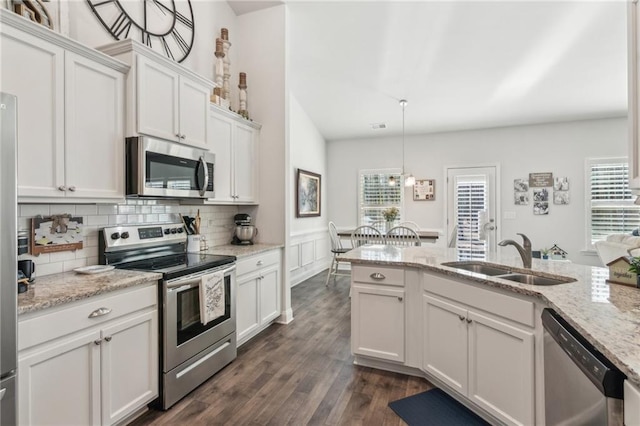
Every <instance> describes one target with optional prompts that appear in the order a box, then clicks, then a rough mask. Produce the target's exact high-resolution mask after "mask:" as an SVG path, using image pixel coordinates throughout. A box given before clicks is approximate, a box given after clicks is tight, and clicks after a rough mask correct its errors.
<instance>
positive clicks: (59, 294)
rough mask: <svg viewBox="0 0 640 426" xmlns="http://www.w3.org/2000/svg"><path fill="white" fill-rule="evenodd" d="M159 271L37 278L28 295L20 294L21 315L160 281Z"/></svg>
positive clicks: (19, 313) (118, 270) (116, 271)
mask: <svg viewBox="0 0 640 426" xmlns="http://www.w3.org/2000/svg"><path fill="white" fill-rule="evenodd" d="M160 278H162V274H158V273H155V272H139V271H127V270H124V269H114V270H112V271H108V272H103V273H100V274H78V273H76V272H65V273H62V274H54V275H46V276H43V277H38V278H36V280H35V282H34V283H33V284H30V285H29V290H28V291H27V292H26V293H20V294H18V315H22V314H26V313H28V312H36V311H40V310H43V309H47V308H52V307H54V306H59V305H63V304H65V303H71V302H75V301H76V300H82V299H87V298H89V297H92V296H97V295H99V294H104V293H109V292H112V291H116V290H120V289H123V288H127V287H134V286H137V285H141V284H145V283H148V282H149V281H158V280H159V279H160Z"/></svg>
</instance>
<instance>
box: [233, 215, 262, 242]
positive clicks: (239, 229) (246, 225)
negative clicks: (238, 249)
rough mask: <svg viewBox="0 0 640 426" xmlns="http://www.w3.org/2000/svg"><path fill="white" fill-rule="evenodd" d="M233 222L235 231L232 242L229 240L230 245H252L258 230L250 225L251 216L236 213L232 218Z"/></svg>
mask: <svg viewBox="0 0 640 426" xmlns="http://www.w3.org/2000/svg"><path fill="white" fill-rule="evenodd" d="M233 221H234V222H235V224H236V229H235V231H234V233H233V240H231V244H236V245H250V244H253V239H254V238H255V236H256V235H258V228H256V227H255V226H253V225H251V216H249V215H248V214H246V213H238V214H237V215H235V216H234V217H233Z"/></svg>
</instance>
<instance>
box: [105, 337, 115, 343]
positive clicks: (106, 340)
mask: <svg viewBox="0 0 640 426" xmlns="http://www.w3.org/2000/svg"><path fill="white" fill-rule="evenodd" d="M111 339H113V336H107V337H105V338H104V340H105V342H110V341H111Z"/></svg>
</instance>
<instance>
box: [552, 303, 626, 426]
mask: <svg viewBox="0 0 640 426" xmlns="http://www.w3.org/2000/svg"><path fill="white" fill-rule="evenodd" d="M542 325H543V326H544V402H545V420H546V425H547V426H558V425H562V426H569V425H593V426H602V425H620V426H622V424H623V401H622V398H623V396H622V385H623V382H624V379H625V378H626V377H625V375H624V374H623V373H622V372H621V371H620V370H618V369H617V368H616V367H615V366H614V365H613V364H612V363H611V362H610V361H609V360H608V359H607V358H605V357H604V356H603V355H602V354H601V353H600V352H598V351H597V350H596V349H595V348H594V347H593V346H592V345H591V344H589V342H587V341H586V340H585V339H584V338H583V337H582V336H581V335H580V334H579V333H578V332H577V331H576V330H575V329H574V328H573V327H571V326H570V325H569V324H568V323H567V322H566V321H565V320H564V319H562V318H561V317H560V316H559V315H558V314H557V313H556V312H555V311H553V310H552V309H545V310H543V311H542Z"/></svg>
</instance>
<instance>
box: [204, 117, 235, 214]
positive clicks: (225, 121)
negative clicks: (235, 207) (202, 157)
mask: <svg viewBox="0 0 640 426" xmlns="http://www.w3.org/2000/svg"><path fill="white" fill-rule="evenodd" d="M233 125H234V124H233V121H232V120H231V119H229V118H226V117H223V116H222V115H221V114H219V113H218V112H217V111H215V110H212V111H211V112H210V114H209V135H210V136H209V139H210V144H209V146H210V147H211V150H212V151H213V153H214V154H215V155H216V162H215V165H214V167H213V175H214V179H213V184H214V190H215V192H216V195H215V200H216V201H234V198H233V195H234V194H233V180H232V177H231V174H232V173H233V170H232V167H231V161H232V160H233V159H232V157H231V150H232V149H233V148H232V147H233V139H232V137H233V133H232V132H233Z"/></svg>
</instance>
